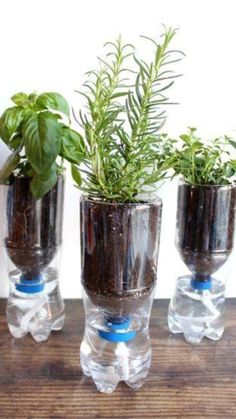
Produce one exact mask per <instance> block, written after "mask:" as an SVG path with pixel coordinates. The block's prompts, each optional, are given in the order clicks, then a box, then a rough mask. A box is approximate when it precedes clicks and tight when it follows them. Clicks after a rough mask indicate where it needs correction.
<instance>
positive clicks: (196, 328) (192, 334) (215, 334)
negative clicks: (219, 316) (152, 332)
mask: <svg viewBox="0 0 236 419" xmlns="http://www.w3.org/2000/svg"><path fill="white" fill-rule="evenodd" d="M176 317H177V316H176V315H175V316H171V314H170V313H169V316H168V327H169V330H170V332H171V333H174V334H180V333H183V335H184V338H185V340H186V341H187V342H188V343H191V344H193V345H198V344H199V343H201V342H202V340H203V338H204V337H206V338H208V339H210V340H214V341H217V340H220V338H221V337H222V335H223V333H224V327H220V328H218V329H213V328H212V327H211V326H210V325H205V326H200V325H197V324H194V323H192V324H189V319H185V322H184V321H182V322H178V321H177V319H176ZM186 323H188V325H187V327H186Z"/></svg>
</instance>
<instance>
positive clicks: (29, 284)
mask: <svg viewBox="0 0 236 419" xmlns="http://www.w3.org/2000/svg"><path fill="white" fill-rule="evenodd" d="M64 308H65V307H64V302H63V300H62V297H61V294H60V290H59V287H58V278H57V272H56V270H55V269H53V268H48V269H47V270H46V271H45V272H44V275H43V276H42V275H38V277H35V278H34V279H31V280H28V279H25V278H24V277H23V275H21V274H20V272H19V271H18V270H14V271H12V272H11V274H10V293H9V298H8V302H7V309H6V315H7V322H8V327H9V330H10V332H11V334H12V335H13V336H14V337H15V338H21V337H23V336H25V335H26V334H27V333H30V334H31V335H32V337H33V338H34V339H35V340H36V341H37V342H42V341H44V340H47V339H48V337H49V334H50V332H51V331H52V330H61V329H62V327H63V324H64V318H65V315H64Z"/></svg>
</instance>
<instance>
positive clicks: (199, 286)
mask: <svg viewBox="0 0 236 419" xmlns="http://www.w3.org/2000/svg"><path fill="white" fill-rule="evenodd" d="M211 285H212V281H211V278H208V279H207V280H206V281H199V280H197V279H196V278H192V279H191V286H192V287H193V288H194V289H196V290H209V289H210V288H211Z"/></svg>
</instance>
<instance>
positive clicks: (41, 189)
mask: <svg viewBox="0 0 236 419" xmlns="http://www.w3.org/2000/svg"><path fill="white" fill-rule="evenodd" d="M56 182H57V165H56V164H55V163H54V164H53V165H52V166H51V167H50V169H49V170H47V171H46V172H45V173H44V174H43V175H39V174H38V173H35V174H34V176H33V179H32V181H31V183H30V189H31V192H32V194H33V196H34V198H35V199H40V198H42V196H44V195H45V194H46V193H47V192H49V191H50V190H51V189H52V188H53V186H54V185H55V184H56Z"/></svg>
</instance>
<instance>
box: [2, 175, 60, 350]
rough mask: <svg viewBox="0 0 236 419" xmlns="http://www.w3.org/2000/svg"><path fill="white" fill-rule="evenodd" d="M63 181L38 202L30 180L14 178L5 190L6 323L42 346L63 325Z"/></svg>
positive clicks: (16, 335)
mask: <svg viewBox="0 0 236 419" xmlns="http://www.w3.org/2000/svg"><path fill="white" fill-rule="evenodd" d="M63 194H64V179H63V177H62V176H59V177H58V180H57V183H56V185H55V186H54V187H53V189H52V190H51V191H50V192H48V193H47V194H46V195H44V196H43V198H41V199H39V200H37V201H36V200H35V199H34V198H33V196H32V194H31V192H30V179H29V178H28V177H14V178H13V181H12V183H11V184H10V185H9V186H8V187H7V190H6V220H5V234H4V238H5V239H4V241H5V248H6V253H7V255H8V261H9V263H8V265H9V278H10V294H9V298H8V304H7V321H8V326H9V330H10V332H11V334H12V335H13V336H14V337H16V338H20V337H22V336H24V335H26V334H27V333H28V332H30V333H31V335H32V336H33V338H34V339H35V340H36V341H38V342H41V341H43V340H46V339H47V338H48V336H49V334H50V332H51V330H60V329H61V328H62V327H63V323H64V302H63V300H62V298H61V295H60V291H59V288H58V271H57V264H58V258H59V248H60V245H61V236H62V213H63Z"/></svg>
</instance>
